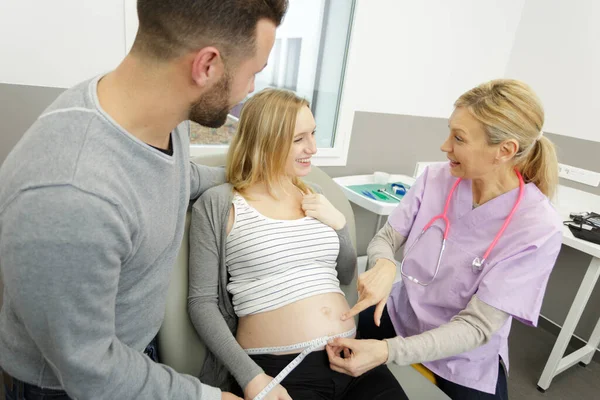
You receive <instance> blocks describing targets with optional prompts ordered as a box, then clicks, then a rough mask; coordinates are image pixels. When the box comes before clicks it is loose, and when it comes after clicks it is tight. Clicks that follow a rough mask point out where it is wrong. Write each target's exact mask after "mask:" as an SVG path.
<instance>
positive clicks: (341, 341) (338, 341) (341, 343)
mask: <svg viewBox="0 0 600 400" xmlns="http://www.w3.org/2000/svg"><path fill="white" fill-rule="evenodd" d="M329 343H330V344H331V345H333V346H338V347H346V348H348V349H350V350H352V351H354V349H356V348H357V347H358V346H359V345H360V343H361V341H360V339H349V338H335V339H333V340H332V341H331V342H329Z"/></svg>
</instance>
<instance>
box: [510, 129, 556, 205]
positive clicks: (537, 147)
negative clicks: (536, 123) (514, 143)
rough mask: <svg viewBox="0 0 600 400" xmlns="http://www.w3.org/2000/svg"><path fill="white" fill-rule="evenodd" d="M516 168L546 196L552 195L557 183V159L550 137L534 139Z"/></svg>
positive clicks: (550, 196)
mask: <svg viewBox="0 0 600 400" xmlns="http://www.w3.org/2000/svg"><path fill="white" fill-rule="evenodd" d="M517 168H518V169H519V171H520V172H521V174H522V175H523V179H524V180H525V181H526V182H533V183H534V184H535V185H536V186H537V187H538V189H540V192H542V193H544V194H545V195H546V196H547V197H549V198H552V197H553V196H554V193H555V191H556V186H557V185H558V160H557V157H556V149H555V147H554V143H552V142H551V141H550V139H548V138H547V137H545V136H542V137H541V138H539V139H538V140H536V142H535V143H534V145H533V149H531V151H529V152H528V153H527V156H526V157H525V158H524V159H523V161H522V162H521V163H520V164H518V165H517Z"/></svg>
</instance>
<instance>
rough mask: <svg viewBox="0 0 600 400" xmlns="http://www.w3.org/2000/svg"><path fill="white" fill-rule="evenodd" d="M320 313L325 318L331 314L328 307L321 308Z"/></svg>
mask: <svg viewBox="0 0 600 400" xmlns="http://www.w3.org/2000/svg"><path fill="white" fill-rule="evenodd" d="M321 312H322V313H323V314H325V315H327V316H329V315H330V314H331V308H329V307H323V308H321Z"/></svg>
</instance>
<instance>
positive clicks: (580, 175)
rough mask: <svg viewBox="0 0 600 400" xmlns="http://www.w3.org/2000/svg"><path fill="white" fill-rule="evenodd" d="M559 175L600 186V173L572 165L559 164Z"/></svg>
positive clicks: (585, 183)
mask: <svg viewBox="0 0 600 400" xmlns="http://www.w3.org/2000/svg"><path fill="white" fill-rule="evenodd" d="M558 176H560V177H561V178H565V179H569V180H571V181H574V182H579V183H583V184H584V185H589V186H598V185H599V184H600V173H598V172H593V171H588V170H587V169H583V168H577V167H573V166H571V165H565V164H558Z"/></svg>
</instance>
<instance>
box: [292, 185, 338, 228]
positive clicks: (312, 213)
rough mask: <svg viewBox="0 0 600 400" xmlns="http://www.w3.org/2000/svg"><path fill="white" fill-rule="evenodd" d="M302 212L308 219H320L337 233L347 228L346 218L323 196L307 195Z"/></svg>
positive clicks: (303, 200) (303, 201) (316, 194)
mask: <svg viewBox="0 0 600 400" xmlns="http://www.w3.org/2000/svg"><path fill="white" fill-rule="evenodd" d="M302 210H304V214H306V216H307V217H313V218H315V219H318V220H319V221H321V222H322V223H324V224H325V225H329V226H330V227H332V228H333V229H335V230H336V231H339V230H340V229H342V228H343V227H344V226H346V217H344V214H342V213H341V212H339V211H338V209H337V208H335V207H334V206H333V205H332V204H331V203H330V202H329V200H327V198H326V197H325V196H323V195H322V194H318V193H315V194H305V195H304V198H303V199H302Z"/></svg>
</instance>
